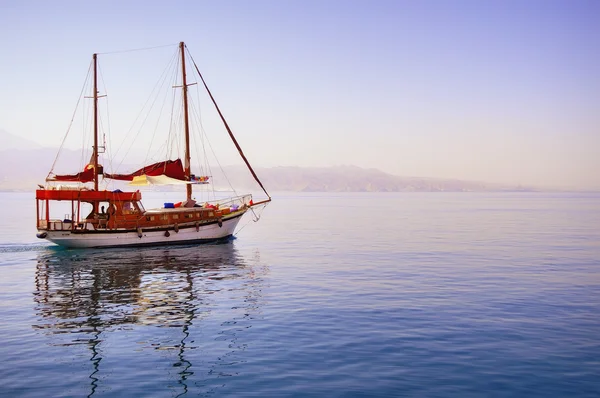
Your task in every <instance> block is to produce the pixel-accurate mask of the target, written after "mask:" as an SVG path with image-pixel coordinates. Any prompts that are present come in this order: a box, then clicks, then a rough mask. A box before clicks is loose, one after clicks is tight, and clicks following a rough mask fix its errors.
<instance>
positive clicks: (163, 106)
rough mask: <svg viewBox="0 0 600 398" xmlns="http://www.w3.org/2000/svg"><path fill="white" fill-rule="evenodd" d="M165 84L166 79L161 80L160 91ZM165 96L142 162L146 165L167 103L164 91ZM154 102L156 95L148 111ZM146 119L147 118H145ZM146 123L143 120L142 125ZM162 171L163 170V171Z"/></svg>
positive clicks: (166, 93)
mask: <svg viewBox="0 0 600 398" xmlns="http://www.w3.org/2000/svg"><path fill="white" fill-rule="evenodd" d="M165 82H166V78H165V79H164V80H163V83H162V85H161V89H162V87H163V86H164V85H165ZM164 91H165V94H164V96H163V101H162V104H161V106H160V110H159V111H158V119H157V120H156V125H155V126H154V131H153V132H152V138H151V139H150V146H149V147H148V151H147V152H146V159H145V160H144V164H146V163H147V160H148V158H149V157H150V150H151V148H152V143H153V142H154V137H156V131H157V130H158V127H159V124H160V120H161V117H162V114H163V110H164V108H165V105H166V103H167V100H166V99H167V97H168V91H166V90H164ZM156 101H158V93H157V95H156V99H155V100H154V102H152V107H151V108H150V109H152V108H153V107H154V104H155V103H156ZM148 113H150V110H148ZM146 119H147V118H146ZM145 123H146V120H144V124H145ZM164 167H165V170H166V167H167V165H166V163H165V166H164ZM163 171H164V170H163Z"/></svg>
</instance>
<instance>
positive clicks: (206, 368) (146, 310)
mask: <svg viewBox="0 0 600 398" xmlns="http://www.w3.org/2000/svg"><path fill="white" fill-rule="evenodd" d="M249 257H250V258H243V257H242V256H241V255H240V254H239V252H238V251H237V250H236V248H235V246H234V244H233V243H231V242H230V243H226V244H215V245H203V246H193V247H169V248H166V247H162V248H161V247H158V248H153V249H134V250H131V249H118V250H112V251H106V250H85V251H65V250H52V251H48V252H45V253H42V254H40V255H39V258H38V264H37V271H36V278H35V283H36V286H35V294H34V295H35V297H34V301H35V303H36V315H37V319H36V322H35V325H34V327H35V328H36V329H37V330H39V331H40V332H42V333H45V334H46V335H47V336H48V338H49V340H50V344H51V345H52V346H61V347H67V348H64V350H66V351H61V353H65V354H66V356H68V355H72V356H73V357H72V358H69V359H70V360H71V361H82V363H81V364H79V365H81V366H79V368H80V369H83V368H87V369H89V372H87V373H86V375H89V378H88V379H87V380H88V382H89V381H90V380H91V382H89V386H88V387H89V388H91V390H90V395H91V394H94V392H95V391H96V390H97V389H100V390H106V389H108V390H110V391H111V393H116V394H119V393H125V392H127V393H131V392H132V391H131V382H129V383H127V382H126V381H125V380H124V381H123V383H121V382H120V381H119V380H115V379H118V377H119V376H118V375H119V374H120V373H127V374H128V377H130V378H131V377H132V369H136V367H137V368H140V371H139V372H140V376H139V377H140V378H142V377H143V378H144V379H146V380H148V378H151V379H161V378H162V379H165V377H166V378H167V379H168V378H171V381H170V382H168V383H163V384H161V385H160V386H156V388H158V389H160V388H166V387H165V386H164V384H170V388H169V390H170V392H171V394H173V395H177V394H179V395H182V394H185V393H187V392H188V384H189V383H188V380H189V379H190V377H191V376H192V375H194V376H193V380H194V382H195V384H196V386H197V385H199V384H200V385H202V386H204V387H205V388H207V389H208V390H209V391H210V389H211V388H216V386H217V383H211V381H212V382H214V381H215V379H216V378H219V377H222V376H226V375H228V373H227V371H228V370H231V367H232V365H233V367H235V364H236V362H239V358H238V355H237V354H239V353H240V352H241V351H243V350H245V348H246V347H247V342H246V343H245V342H244V341H242V340H243V337H244V332H245V331H248V329H249V328H250V327H251V326H252V324H253V323H254V322H256V321H258V320H260V318H261V316H262V315H261V311H260V304H261V299H262V297H261V289H262V284H263V277H264V275H265V274H266V273H267V272H268V267H266V266H264V265H261V263H260V258H259V256H258V254H254V255H252V256H249ZM82 346H84V347H87V349H86V350H85V351H86V352H88V354H84V355H83V358H82V351H81V347H82ZM194 358H198V361H197V362H200V363H196V364H195V365H194ZM165 359H166V361H165ZM90 361H91V366H90ZM86 364H87V365H86ZM103 368H104V371H105V372H106V374H104V375H103ZM142 368H143V370H142ZM225 368H228V369H225ZM174 369H175V371H174ZM142 375H143V376H142ZM123 377H124V376H123ZM133 377H135V375H134V376H133ZM173 378H175V379H176V380H177V384H176V385H173V380H172V379H173ZM165 381H167V380H165ZM147 383H148V382H146V385H145V386H146V387H145V388H154V386H152V385H151V384H150V385H148V384H147ZM219 383H220V385H223V382H222V380H221V381H219ZM80 384H81V383H80ZM121 384H122V385H121ZM211 385H212V387H211ZM125 386H127V387H125ZM75 388H82V386H76V387H75ZM120 388H123V389H124V390H123V391H119V389H120ZM125 388H127V390H125ZM209 391H204V392H209Z"/></svg>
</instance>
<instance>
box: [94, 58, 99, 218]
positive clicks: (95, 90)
mask: <svg viewBox="0 0 600 398" xmlns="http://www.w3.org/2000/svg"><path fill="white" fill-rule="evenodd" d="M93 157H94V190H95V191H97V190H98V57H97V54H94V155H93ZM94 207H95V210H98V209H97V207H98V204H97V203H96V204H95V206H94Z"/></svg>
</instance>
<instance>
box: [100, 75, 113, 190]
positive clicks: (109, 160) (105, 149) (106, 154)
mask: <svg viewBox="0 0 600 398" xmlns="http://www.w3.org/2000/svg"><path fill="white" fill-rule="evenodd" d="M98 71H99V73H100V81H101V82H102V87H103V88H104V93H105V96H106V97H105V98H106V122H107V123H108V143H112V135H111V130H110V113H109V109H110V106H108V90H107V89H106V83H105V82H104V74H103V73H102V69H101V68H100V65H98ZM103 138H104V139H103V144H104V153H105V157H107V158H108V163H109V165H110V168H111V171H112V168H113V157H112V150H111V151H109V149H108V144H107V141H106V136H104V137H103ZM109 154H110V155H109ZM102 178H103V179H104V174H103V175H102Z"/></svg>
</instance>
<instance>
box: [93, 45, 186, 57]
mask: <svg viewBox="0 0 600 398" xmlns="http://www.w3.org/2000/svg"><path fill="white" fill-rule="evenodd" d="M178 45H179V43H175V44H163V45H162V46H154V47H142V48H132V49H130V50H117V51H108V52H104V53H96V54H98V55H110V54H122V53H132V52H136V51H147V50H154V49H157V48H164V47H172V46H173V47H174V46H178Z"/></svg>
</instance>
